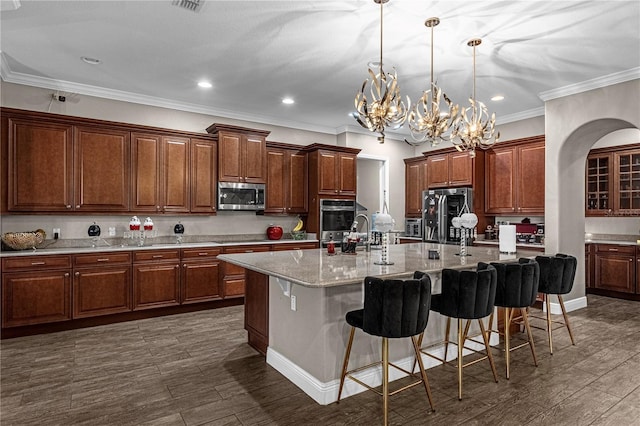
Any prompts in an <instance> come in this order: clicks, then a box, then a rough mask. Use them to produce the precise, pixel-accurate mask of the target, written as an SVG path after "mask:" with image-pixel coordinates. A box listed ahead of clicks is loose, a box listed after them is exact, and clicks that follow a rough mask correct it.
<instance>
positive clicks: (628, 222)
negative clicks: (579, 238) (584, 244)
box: [584, 217, 640, 235]
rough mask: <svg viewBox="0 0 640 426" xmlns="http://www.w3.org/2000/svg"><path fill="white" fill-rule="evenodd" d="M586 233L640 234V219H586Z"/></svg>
mask: <svg viewBox="0 0 640 426" xmlns="http://www.w3.org/2000/svg"><path fill="white" fill-rule="evenodd" d="M584 232H586V233H590V234H622V235H624V234H627V235H638V234H640V217H585V218H584Z"/></svg>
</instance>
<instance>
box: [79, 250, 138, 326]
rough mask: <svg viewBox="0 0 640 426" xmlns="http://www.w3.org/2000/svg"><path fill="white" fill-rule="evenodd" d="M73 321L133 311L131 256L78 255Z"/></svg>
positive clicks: (126, 253) (121, 254)
mask: <svg viewBox="0 0 640 426" xmlns="http://www.w3.org/2000/svg"><path fill="white" fill-rule="evenodd" d="M73 263H74V272H73V318H74V319H75V318H86V317H94V316H100V315H108V314H115V313H120V312H128V311H130V310H131V308H132V306H131V253H130V252H124V253H96V254H84V255H76V256H74V259H73Z"/></svg>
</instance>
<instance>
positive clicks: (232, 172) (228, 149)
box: [218, 132, 242, 182]
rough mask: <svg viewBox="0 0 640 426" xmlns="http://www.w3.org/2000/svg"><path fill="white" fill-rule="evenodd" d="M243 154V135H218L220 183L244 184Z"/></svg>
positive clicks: (224, 133)
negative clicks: (241, 162)
mask: <svg viewBox="0 0 640 426" xmlns="http://www.w3.org/2000/svg"><path fill="white" fill-rule="evenodd" d="M241 153H242V136H241V135H239V134H234V133H227V132H220V133H219V134H218V180H219V181H220V182H242V169H241V164H240V157H241Z"/></svg>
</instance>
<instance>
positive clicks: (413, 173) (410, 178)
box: [404, 157, 428, 217]
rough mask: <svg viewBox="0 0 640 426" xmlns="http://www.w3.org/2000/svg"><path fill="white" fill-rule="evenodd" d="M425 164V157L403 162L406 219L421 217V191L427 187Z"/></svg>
mask: <svg viewBox="0 0 640 426" xmlns="http://www.w3.org/2000/svg"><path fill="white" fill-rule="evenodd" d="M427 163H428V159H427V158H425V157H416V158H407V159H405V160H404V164H405V165H404V182H405V198H404V202H405V207H404V212H405V216H406V217H422V191H424V190H425V189H427V185H428V183H427V182H428V173H427Z"/></svg>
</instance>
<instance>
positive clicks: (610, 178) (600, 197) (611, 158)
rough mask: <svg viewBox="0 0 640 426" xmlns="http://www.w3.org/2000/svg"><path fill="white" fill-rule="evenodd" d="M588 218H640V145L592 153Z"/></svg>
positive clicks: (599, 150)
mask: <svg viewBox="0 0 640 426" xmlns="http://www.w3.org/2000/svg"><path fill="white" fill-rule="evenodd" d="M585 179H586V191H585V203H586V204H585V215H586V216H640V144H632V145H623V146H616V147H610V148H598V149H594V150H591V152H590V153H589V156H588V157H587V164H586V176H585Z"/></svg>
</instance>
